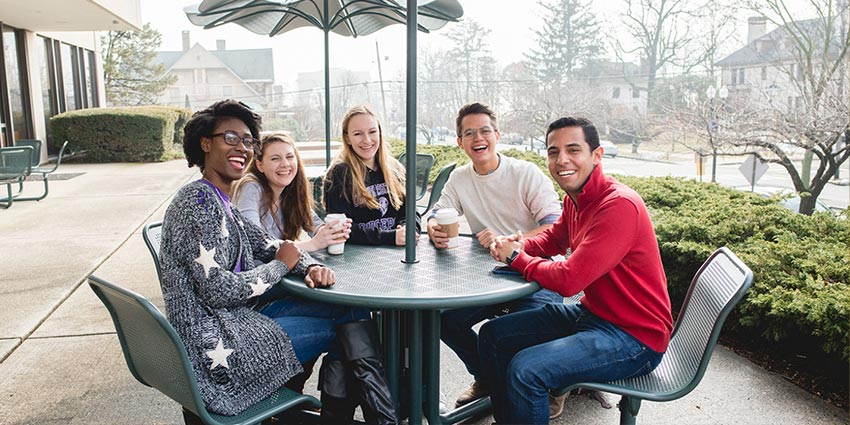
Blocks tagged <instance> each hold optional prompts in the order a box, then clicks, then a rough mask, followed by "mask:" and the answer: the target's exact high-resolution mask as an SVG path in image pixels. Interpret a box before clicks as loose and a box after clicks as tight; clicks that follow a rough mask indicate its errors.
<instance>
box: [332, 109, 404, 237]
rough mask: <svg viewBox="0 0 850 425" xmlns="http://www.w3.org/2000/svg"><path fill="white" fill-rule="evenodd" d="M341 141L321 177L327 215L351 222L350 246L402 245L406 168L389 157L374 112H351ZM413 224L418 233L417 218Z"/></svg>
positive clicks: (345, 118)
mask: <svg viewBox="0 0 850 425" xmlns="http://www.w3.org/2000/svg"><path fill="white" fill-rule="evenodd" d="M342 142H343V143H342V152H340V154H339V155H338V156H337V157H336V158H335V159H334V161H333V163H331V166H330V168H329V169H328V172H327V174H326V177H325V184H324V202H325V210H326V211H327V212H328V213H344V214H345V215H346V216H347V217H350V218H351V219H352V220H353V223H352V226H351V239H350V240H349V242H353V243H359V244H367V245H404V243H405V237H404V236H405V232H404V227H405V224H406V223H405V213H404V212H405V202H406V200H405V199H404V174H405V173H404V167H403V166H402V165H401V163H400V162H398V160H396V159H395V158H393V157H392V156H390V152H389V146H388V145H387V143H386V142H385V141H384V136H383V132H382V130H381V123H380V122H378V117H377V116H376V115H375V113H374V112H372V111H371V110H369V108H367V107H365V106H355V107H352V108H350V109H349V110H348V111H347V112H346V114H345V117H344V118H343V120H342ZM415 225H416V233H417V234H418V233H419V232H420V231H421V228H420V217H419V214H416V223H415Z"/></svg>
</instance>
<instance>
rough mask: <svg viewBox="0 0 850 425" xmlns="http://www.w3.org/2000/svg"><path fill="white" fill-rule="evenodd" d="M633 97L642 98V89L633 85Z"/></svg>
mask: <svg viewBox="0 0 850 425" xmlns="http://www.w3.org/2000/svg"><path fill="white" fill-rule="evenodd" d="M632 98H633V99H638V98H640V89H638V88H635V87H632Z"/></svg>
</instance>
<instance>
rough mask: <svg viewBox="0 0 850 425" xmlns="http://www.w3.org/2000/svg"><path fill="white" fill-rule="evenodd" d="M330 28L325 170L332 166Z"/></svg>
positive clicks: (326, 51) (326, 39) (326, 11)
mask: <svg viewBox="0 0 850 425" xmlns="http://www.w3.org/2000/svg"><path fill="white" fill-rule="evenodd" d="M324 16H328V2H325V15H324ZM328 31H329V29H328V26H327V24H326V25H325V168H328V167H330V166H331V70H330V54H329V53H328V49H329V48H330V43H329V42H328Z"/></svg>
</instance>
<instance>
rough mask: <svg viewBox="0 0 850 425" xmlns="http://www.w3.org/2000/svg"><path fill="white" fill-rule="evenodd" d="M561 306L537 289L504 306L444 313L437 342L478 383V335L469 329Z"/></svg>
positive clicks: (557, 298) (556, 298)
mask: <svg viewBox="0 0 850 425" xmlns="http://www.w3.org/2000/svg"><path fill="white" fill-rule="evenodd" d="M563 302H564V297H563V296H561V295H560V294H558V293H557V292H553V291H550V290H548V289H541V290H539V291H537V292H535V293H533V294H531V295H528V296H525V297H523V298H520V299H517V300H514V301H510V302H507V303H502V304H495V305H485V306H479V307H465V308H458V309H455V310H446V311H444V312H442V314H440V339H442V340H443V342H445V343H446V345H447V346H449V348H451V349H452V351H454V352H455V353H456V354H457V356H458V357H459V358H460V360H461V361H462V362H463V364H464V365H465V366H466V370H467V371H469V373H470V374H471V375H472V376H474V377H475V380H476V381H479V382H480V381H481V380H480V379H478V378H479V371H480V370H482V369H481V368H480V366H481V360H480V358H479V356H478V334H477V333H475V330H474V329H472V327H473V326H475V325H476V324H478V323H479V322H481V321H482V320H485V319H492V318H494V317H498V316H501V315H504V314H508V313H513V312H518V311H525V310H534V309H537V308H539V307H542V306H544V305H546V304H562V303H563ZM483 370H487V369H483Z"/></svg>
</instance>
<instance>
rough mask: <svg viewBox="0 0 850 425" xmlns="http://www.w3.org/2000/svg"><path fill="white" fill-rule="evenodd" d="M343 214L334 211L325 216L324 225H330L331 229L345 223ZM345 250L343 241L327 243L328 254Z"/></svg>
mask: <svg viewBox="0 0 850 425" xmlns="http://www.w3.org/2000/svg"><path fill="white" fill-rule="evenodd" d="M346 218H347V217H346V216H345V214H342V213H334V214H328V215H326V216H325V225H327V226H331V229H339V228H340V227H342V225H343V224H345V220H346ZM343 252H345V242H343V243H335V244H331V245H328V254H331V255H340V254H342V253H343Z"/></svg>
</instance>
